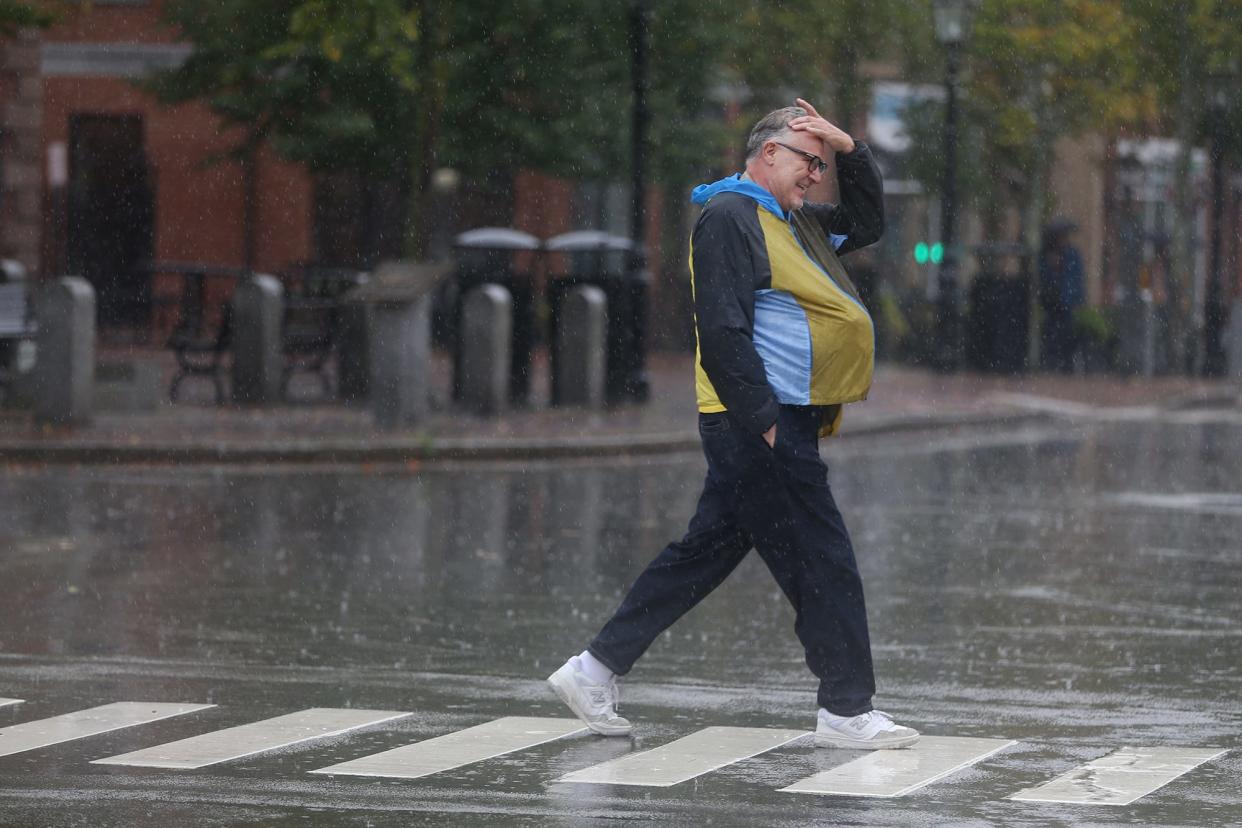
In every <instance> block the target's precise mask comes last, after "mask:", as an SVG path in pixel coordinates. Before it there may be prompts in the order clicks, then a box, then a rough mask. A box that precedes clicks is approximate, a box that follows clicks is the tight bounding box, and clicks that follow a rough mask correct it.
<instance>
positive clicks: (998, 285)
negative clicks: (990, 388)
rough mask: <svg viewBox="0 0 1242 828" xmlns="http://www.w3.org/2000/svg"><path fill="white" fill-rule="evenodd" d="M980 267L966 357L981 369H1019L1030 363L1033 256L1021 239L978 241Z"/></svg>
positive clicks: (972, 289) (973, 286)
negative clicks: (1029, 266) (1017, 241)
mask: <svg viewBox="0 0 1242 828" xmlns="http://www.w3.org/2000/svg"><path fill="white" fill-rule="evenodd" d="M973 252H974V254H975V256H976V257H978V259H979V272H978V274H977V275H976V276H975V278H974V281H973V282H972V283H971V286H970V294H969V307H970V312H969V316H968V317H967V336H966V356H967V363H968V364H969V365H970V366H971V367H972V368H974V369H975V370H978V371H991V372H996V373H1001V374H1018V373H1021V372H1022V371H1023V370H1024V369H1025V367H1026V351H1027V337H1028V333H1027V327H1028V321H1029V318H1030V297H1029V293H1028V289H1029V288H1028V286H1029V282H1028V279H1029V275H1028V272H1027V264H1028V261H1029V258H1030V257H1029V256H1028V255H1027V253H1026V248H1024V247H1023V246H1022V245H1020V244H1007V243H1000V242H993V243H986V244H981V245H977V246H976V247H975V248H974V251H973Z"/></svg>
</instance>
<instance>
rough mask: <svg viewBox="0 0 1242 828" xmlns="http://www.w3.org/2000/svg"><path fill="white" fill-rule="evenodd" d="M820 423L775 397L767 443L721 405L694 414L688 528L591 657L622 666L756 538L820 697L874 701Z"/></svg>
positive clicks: (831, 703)
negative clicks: (694, 503) (696, 441)
mask: <svg viewBox="0 0 1242 828" xmlns="http://www.w3.org/2000/svg"><path fill="white" fill-rule="evenodd" d="M819 422H820V412H819V409H818V408H814V407H810V406H781V409H780V418H779V420H778V421H777V428H776V446H775V448H769V447H768V444H767V443H766V442H764V440H763V438H761V437H757V436H754V435H751V434H747V433H745V432H743V431H742V430H741V429H740V428H739V427H738V426H737V424H736V423H735V422H734V421H733V420H732V419H731V418H730V417H729V415H728V414H727V413H720V414H700V415H699V434H700V436H701V438H702V440H703V451H704V453H705V454H706V455H707V481H706V483H705V484H704V486H703V494H702V495H701V496H700V498H699V506H698V510H697V512H696V513H695V515H694V517H693V518H692V519H691V521H690V528H689V530H688V531H687V532H686V536H685V537H684V538H682V540H681V541H679V542H676V543H670V544H669V545H668V546H667V547H665V548H664V551H663V552H661V553H660V554H659V555H658V556H657V557H656V559H655V560H654V561H652V562H651V563H650V564H649V565H648V566H647V568H646V569H645V570H644V571H643V573H642V574H641V575H639V576H638V580H637V581H635V582H634V585H633V586H632V587H631V588H630V591H629V594H627V595H626V596H625V599H624V600H623V601H622V602H621V606H620V607H619V608H618V609H617V611H616V613H615V614H614V615H613V617H612V619H611V620H609V621H608V623H607V624H605V625H604V628H603V629H602V630H601V631H600V633H599V635H598V636H596V638H595V640H594V641H592V642H591V645H590V647H589V648H588V649H589V650H590V652H591V654H592V655H594V656H595V657H596V658H598V659H599V660H600V661H601V662H603V663H604V664H605V665H607V667H608V668H609V669H610V670H612V671H613V672H615V673H618V674H622V675H624V674H625V673H627V672H629V670H630V668H631V667H633V666H634V662H636V661H637V660H638V659H639V657H640V656H642V654H643V653H644V652H645V651H646V650H647V648H648V647H649V646H651V643H652V642H653V641H655V639H656V637H657V636H659V635H660V633H662V632H664V630H666V629H668V627H670V626H671V625H672V624H673V622H675V621H676V620H677V619H678V618H680V617H681V616H682V615H684V614H686V613H687V612H688V611H689V610H690V609H692V608H693V607H694V606H695V605H696V604H698V603H699V601H701V600H703V599H704V598H706V597H707V595H708V593H710V592H711V591H712V590H713V589H715V588H716V587H718V586H719V585H720V584H721V583H722V582H723V581H724V579H725V578H726V577H728V575H729V573H730V572H732V571H733V570H734V568H736V567H737V565H738V564H739V563H740V562H741V560H742V558H744V557H746V554H747V553H748V552H749V551H750V549H751V547H752V546H753V547H754V548H755V549H757V550H758V551H759V554H760V556H761V557H762V558H763V562H764V563H765V564H767V566H768V569H769V570H770V571H771V572H772V575H773V577H775V578H776V582H777V583H778V584H779V585H780V587H781V589H782V590H783V591H784V593H785V595H786V597H788V598H789V600H790V602H791V603H792V604H793V607H794V611H795V613H796V621H795V622H794V632H795V633H796V634H797V636H798V639H799V641H801V642H802V646H803V647H804V648H805V649H806V663H807V666H808V667H810V668H811V672H812V673H814V674H815V676H816V677H817V678H819V682H820V683H819V693H818V700H819V705H820V706H821V707H824V708H827V709H828V710H829V711H830V712H832V713H835V714H837V715H840V716H854V715H857V714H859V713H865V712H867V711H868V710H870V709H871V697H872V695H873V694H874V693H875V678H874V675H873V672H872V667H871V643H870V640H869V638H868V635H867V610H866V606H865V605H864V602H863V590H862V580H861V579H860V578H859V575H858V567H857V565H856V564H855V561H854V550H853V547H852V546H851V545H850V538H849V534H848V533H847V532H846V530H845V524H844V522H843V521H842V519H841V513H840V512H839V511H838V510H837V506H836V503H835V502H834V501H833V499H832V491H831V490H830V489H829V488H828V469H827V467H826V466H825V465H824V462H823V460H822V459H820V456H819V441H818V436H817V431H818V429H819Z"/></svg>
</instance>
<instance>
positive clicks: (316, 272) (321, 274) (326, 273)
mask: <svg viewBox="0 0 1242 828" xmlns="http://www.w3.org/2000/svg"><path fill="white" fill-rule="evenodd" d="M364 277H365V274H362V273H359V272H358V271H356V270H348V269H343V268H325V267H314V266H310V265H305V266H303V267H302V268H301V272H300V274H298V276H297V277H295V278H294V279H288V280H286V284H290V283H292V284H293V285H295V289H294V290H291V291H290V292H289V293H287V294H286V295H285V313H284V320H283V325H282V327H281V349H282V351H283V353H284V359H285V365H284V370H283V371H282V373H281V378H280V395H281V397H282V398H283V399H285V400H288V399H289V383H290V381H291V380H292V379H293V376H294V374H296V373H298V372H299V371H301V372H306V373H313V374H316V375H318V377H319V382H320V386H321V387H322V389H323V395H324V397H329V396H331V394H332V381H331V377H330V375H329V370H328V366H329V361H330V360H331V358H332V356H333V354H334V353H335V351H336V346H337V334H338V333H339V323H340V310H341V297H342V296H343V295H344V294H345V293H346V292H347V291H349V290H350V289H351V288H353V287H355V286H356V285H358V284H359V283H360V282H361V280H362V279H363V278H364Z"/></svg>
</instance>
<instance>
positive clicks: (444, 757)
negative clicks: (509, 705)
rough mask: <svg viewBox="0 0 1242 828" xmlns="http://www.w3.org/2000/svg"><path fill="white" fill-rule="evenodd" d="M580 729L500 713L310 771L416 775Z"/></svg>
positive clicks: (570, 723) (571, 723) (566, 722)
mask: <svg viewBox="0 0 1242 828" xmlns="http://www.w3.org/2000/svg"><path fill="white" fill-rule="evenodd" d="M585 732H586V727H584V726H583V724H582V722H580V721H578V720H577V719H541V718H534V717H529V716H506V717H504V718H503V719H495V720H493V721H490V722H486V723H484V724H481V725H476V726H474V727H468V728H466V729H465V730H459V731H457V732H456V733H449V734H446V735H444V736H437V737H435V738H434V739H427V740H425V741H422V742H415V743H414V744H412V745H404V746H402V747H399V748H393V749H392V750H386V751H384V752H383V753H375V754H372V755H370V756H363V757H361V758H359V759H353V760H350V761H348V762H342V763H340V764H339V765H330V766H328V767H326V768H319V769H318V770H313V771H311V773H326V774H333V775H338V774H339V775H342V776H387V777H392V778H395V779H417V778H419V777H420V776H427V775H428V774H432V773H439V772H440V771H446V770H451V769H452V768H459V767H461V766H462V765H470V764H473V763H474V762H482V761H483V760H484V759H493V758H495V757H497V756H503V755H504V754H506V753H512V752H513V751H515V750H522V749H524V748H532V747H535V746H536V745H542V744H543V743H544V742H551V741H553V740H554V739H560V738H563V737H565V736H573V735H575V734H577V733H585Z"/></svg>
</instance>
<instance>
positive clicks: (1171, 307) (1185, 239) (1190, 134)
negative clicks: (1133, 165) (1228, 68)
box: [1165, 8, 1200, 373]
mask: <svg viewBox="0 0 1242 828" xmlns="http://www.w3.org/2000/svg"><path fill="white" fill-rule="evenodd" d="M1177 25H1178V29H1179V30H1180V32H1181V34H1182V36H1183V38H1187V37H1189V26H1188V23H1187V20H1186V10H1185V9H1184V8H1182V9H1181V11H1180V12H1179V14H1178V24H1177ZM1184 42H1185V41H1184ZM1192 59H1193V56H1192V52H1191V50H1190V49H1185V50H1183V51H1182V52H1181V55H1180V57H1179V61H1178V99H1177V104H1176V113H1177V114H1176V116H1175V118H1174V121H1175V123H1176V124H1177V132H1176V135H1177V142H1178V150H1177V160H1176V162H1175V164H1174V169H1173V209H1174V216H1173V220H1172V226H1171V227H1170V228H1169V241H1170V245H1169V267H1168V272H1167V273H1166V274H1165V290H1166V301H1167V304H1166V310H1167V313H1168V319H1169V326H1168V332H1167V337H1168V339H1167V348H1168V350H1167V353H1168V355H1169V368H1170V370H1171V371H1174V372H1176V373H1182V372H1184V371H1185V370H1186V368H1187V365H1186V355H1187V350H1186V344H1187V336H1188V334H1189V330H1188V329H1189V326H1190V325H1189V323H1190V319H1189V313H1188V311H1189V305H1188V303H1189V298H1190V289H1191V285H1192V284H1193V281H1194V278H1193V277H1194V265H1195V251H1194V232H1195V226H1196V222H1195V212H1196V210H1195V208H1196V204H1195V192H1194V188H1193V186H1192V181H1191V154H1192V153H1193V152H1194V140H1195V125H1196V124H1197V123H1198V119H1199V114H1200V113H1199V106H1198V98H1197V97H1196V95H1197V92H1198V90H1196V89H1195V88H1194V67H1193V66H1192V63H1191V61H1192Z"/></svg>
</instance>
